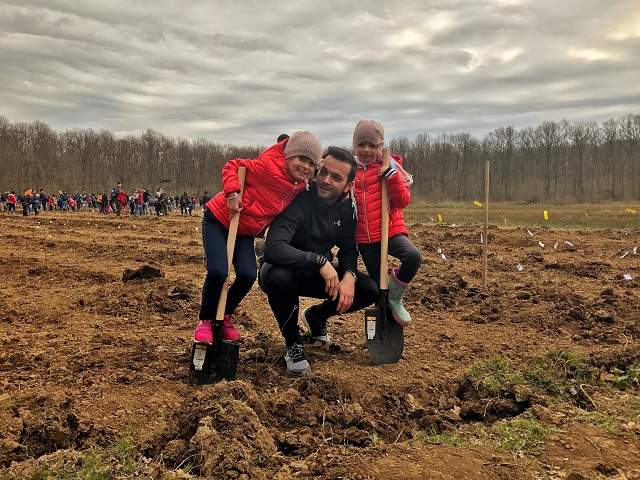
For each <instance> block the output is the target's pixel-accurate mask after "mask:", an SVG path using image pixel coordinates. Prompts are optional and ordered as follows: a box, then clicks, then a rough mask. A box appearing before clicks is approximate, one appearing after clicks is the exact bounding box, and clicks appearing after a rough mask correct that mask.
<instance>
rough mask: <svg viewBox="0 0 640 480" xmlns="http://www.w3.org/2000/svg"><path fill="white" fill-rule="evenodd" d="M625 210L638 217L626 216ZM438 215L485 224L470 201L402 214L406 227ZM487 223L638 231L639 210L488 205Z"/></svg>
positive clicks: (416, 207) (416, 206)
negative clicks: (546, 213)
mask: <svg viewBox="0 0 640 480" xmlns="http://www.w3.org/2000/svg"><path fill="white" fill-rule="evenodd" d="M482 201H484V200H482ZM628 208H631V209H633V210H635V211H636V212H637V213H636V214H629V213H625V210H626V209H628ZM545 210H547V212H548V215H549V220H545V219H544V211H545ZM438 214H440V215H441V217H442V221H443V223H448V224H451V223H456V224H459V225H460V224H483V223H484V205H483V206H482V207H477V206H475V205H474V204H473V201H468V202H455V203H453V202H446V203H426V202H420V201H417V202H414V203H412V204H411V205H410V206H409V207H408V208H407V209H406V210H405V219H406V220H407V222H409V223H431V222H433V223H438ZM431 219H433V220H431ZM489 222H491V223H492V224H495V225H498V226H503V227H504V226H509V227H513V226H529V227H542V226H547V227H551V228H580V229H598V228H606V229H619V228H630V229H640V206H639V205H637V204H631V203H629V204H623V203H602V204H581V205H561V204H545V203H538V204H531V203H511V202H490V204H489Z"/></svg>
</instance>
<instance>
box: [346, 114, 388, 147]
mask: <svg viewBox="0 0 640 480" xmlns="http://www.w3.org/2000/svg"><path fill="white" fill-rule="evenodd" d="M363 142H371V143H373V144H374V145H378V144H380V143H381V142H384V127H383V126H382V125H380V124H379V123H378V122H376V121H375V120H360V121H359V122H358V123H356V128H355V129H354V130H353V146H354V147H356V146H358V145H360V144H361V143H363Z"/></svg>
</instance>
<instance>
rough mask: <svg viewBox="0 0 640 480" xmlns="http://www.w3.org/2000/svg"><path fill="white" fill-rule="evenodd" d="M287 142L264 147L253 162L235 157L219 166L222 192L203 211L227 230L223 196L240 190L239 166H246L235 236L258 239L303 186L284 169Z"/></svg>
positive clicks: (227, 211) (227, 221) (227, 210)
mask: <svg viewBox="0 0 640 480" xmlns="http://www.w3.org/2000/svg"><path fill="white" fill-rule="evenodd" d="M287 141H288V140H285V141H282V142H280V143H277V144H275V145H273V146H271V147H269V148H267V149H266V150H264V151H263V152H262V153H260V155H259V156H258V158H256V159H254V160H249V159H244V158H236V159H233V160H229V161H228V162H227V163H225V165H224V167H222V187H223V191H222V192H220V193H218V194H217V195H216V196H215V197H213V198H212V199H211V200H209V201H208V202H207V204H206V208H208V209H209V210H211V213H213V215H214V216H215V217H216V218H217V219H218V220H219V221H220V223H222V224H223V225H224V226H225V227H227V228H229V209H228V208H227V200H226V197H227V195H228V194H230V193H232V192H238V191H240V182H239V180H238V168H239V167H247V177H246V179H245V182H244V193H243V194H242V212H241V213H240V223H239V224H238V235H250V236H252V237H257V236H259V235H261V234H262V233H264V231H265V230H266V228H267V227H268V226H269V225H270V224H271V222H272V221H273V219H274V218H275V217H276V216H277V215H278V214H279V213H280V212H282V211H283V210H284V209H285V208H287V207H288V206H289V204H290V203H291V201H292V200H293V199H294V198H295V196H296V195H297V194H298V193H300V192H301V191H302V190H304V188H305V183H304V182H295V181H294V180H292V179H291V176H290V175H289V171H288V170H287V165H286V160H285V158H284V147H285V145H286V144H287Z"/></svg>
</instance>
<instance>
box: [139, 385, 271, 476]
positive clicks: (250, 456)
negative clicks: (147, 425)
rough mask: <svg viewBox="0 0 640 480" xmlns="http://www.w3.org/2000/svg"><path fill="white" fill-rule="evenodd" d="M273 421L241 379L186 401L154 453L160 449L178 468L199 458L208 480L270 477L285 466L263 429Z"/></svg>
mask: <svg viewBox="0 0 640 480" xmlns="http://www.w3.org/2000/svg"><path fill="white" fill-rule="evenodd" d="M268 418H269V415H268V413H267V409H266V407H265V405H264V404H263V402H262V400H261V398H260V396H259V395H258V394H257V393H256V391H255V390H254V389H253V387H251V386H250V385H249V384H247V383H245V382H242V381H239V380H236V381H233V382H222V383H219V384H216V385H212V386H208V387H204V388H203V389H202V390H200V391H197V392H195V393H194V394H193V395H191V396H190V397H189V398H188V399H187V400H185V402H184V403H183V404H182V405H181V406H180V407H179V408H178V409H177V410H176V412H175V413H174V415H173V417H172V419H171V420H170V421H169V427H168V429H167V431H166V433H164V434H163V435H161V436H160V438H157V439H154V440H153V442H151V443H150V447H151V448H149V451H150V453H155V452H154V450H156V451H157V450H158V449H160V450H161V451H162V454H163V457H164V458H165V459H167V460H168V461H172V462H178V463H180V462H182V461H183V460H185V459H187V458H194V459H195V460H196V463H197V466H198V469H199V471H200V474H201V475H203V476H205V477H207V478H257V479H258V478H271V476H268V475H266V471H271V472H272V473H273V472H275V471H277V470H278V469H279V468H280V462H279V460H278V455H277V449H276V445H275V441H274V439H273V437H272V435H271V433H270V432H269V430H268V429H267V427H266V426H265V425H264V424H263V421H264V420H265V419H268ZM242 475H244V477H243V476H242Z"/></svg>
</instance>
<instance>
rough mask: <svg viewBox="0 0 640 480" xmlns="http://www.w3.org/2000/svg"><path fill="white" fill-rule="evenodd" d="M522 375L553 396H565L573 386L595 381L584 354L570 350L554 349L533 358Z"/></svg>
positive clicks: (531, 385)
mask: <svg viewBox="0 0 640 480" xmlns="http://www.w3.org/2000/svg"><path fill="white" fill-rule="evenodd" d="M522 375H523V377H524V379H525V381H526V383H527V384H528V385H529V386H530V387H533V388H537V389H539V390H542V391H544V392H545V393H547V394H548V395H553V396H564V395H566V393H567V389H568V388H570V387H571V386H576V385H580V384H584V383H591V382H592V381H593V375H592V373H591V371H590V370H589V368H588V365H587V362H586V359H585V358H584V356H582V355H581V354H580V353H577V352H572V351H569V350H559V351H552V352H549V353H548V354H546V355H545V356H544V357H539V358H535V359H533V360H532V361H531V362H530V364H529V366H528V367H527V368H526V369H525V371H524V372H523V374H522Z"/></svg>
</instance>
